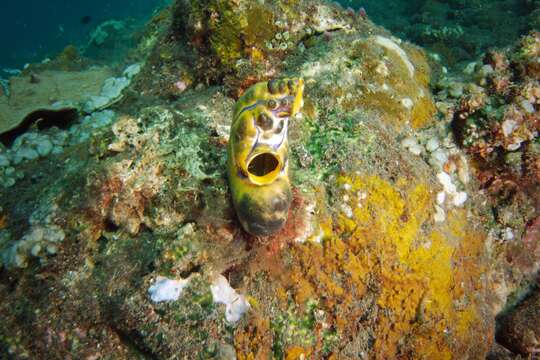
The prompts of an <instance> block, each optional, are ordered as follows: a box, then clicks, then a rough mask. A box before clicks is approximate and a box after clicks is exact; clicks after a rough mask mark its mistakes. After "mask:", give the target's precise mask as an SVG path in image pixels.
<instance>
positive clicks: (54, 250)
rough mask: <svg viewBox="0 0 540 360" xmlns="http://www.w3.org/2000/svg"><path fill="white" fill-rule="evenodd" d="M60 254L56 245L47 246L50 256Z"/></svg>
mask: <svg viewBox="0 0 540 360" xmlns="http://www.w3.org/2000/svg"><path fill="white" fill-rule="evenodd" d="M57 252H58V247H57V246H56V245H53V244H48V245H47V253H48V254H50V255H54V254H56V253H57Z"/></svg>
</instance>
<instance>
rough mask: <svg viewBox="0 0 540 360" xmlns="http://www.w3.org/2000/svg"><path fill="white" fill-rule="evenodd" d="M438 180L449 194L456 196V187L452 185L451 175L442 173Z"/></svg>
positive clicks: (439, 174)
mask: <svg viewBox="0 0 540 360" xmlns="http://www.w3.org/2000/svg"><path fill="white" fill-rule="evenodd" d="M437 179H438V180H439V182H440V183H441V185H442V186H443V188H444V191H445V192H446V193H447V194H454V193H455V192H456V185H454V184H453V183H452V178H451V177H450V175H448V174H447V173H445V172H444V171H441V172H440V173H438V174H437Z"/></svg>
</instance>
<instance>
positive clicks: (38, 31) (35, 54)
mask: <svg viewBox="0 0 540 360" xmlns="http://www.w3.org/2000/svg"><path fill="white" fill-rule="evenodd" d="M166 2H168V1H166V0H129V1H126V0H116V1H105V0H88V1H73V0H71V1H70V0H29V1H9V0H1V1H0V46H1V50H0V69H1V68H6V67H7V68H21V67H22V66H23V65H24V64H25V63H29V62H39V61H41V60H43V59H44V58H45V57H48V56H54V55H55V54H56V53H58V52H59V51H61V50H62V49H63V48H64V47H65V46H66V45H68V44H81V43H83V42H84V40H85V39H86V38H87V36H88V34H89V33H90V32H91V31H92V30H93V29H94V28H95V27H96V26H97V25H98V24H99V23H101V22H103V21H105V20H107V19H110V18H127V17H129V18H133V19H136V20H140V21H141V23H143V22H144V21H145V20H146V19H148V18H149V17H150V16H151V14H152V13H153V11H154V9H156V8H157V7H159V6H162V5H163V4H165V3H166ZM84 17H87V18H86V20H87V21H88V20H90V21H89V22H88V23H86V24H85V23H84V21H83V18H84Z"/></svg>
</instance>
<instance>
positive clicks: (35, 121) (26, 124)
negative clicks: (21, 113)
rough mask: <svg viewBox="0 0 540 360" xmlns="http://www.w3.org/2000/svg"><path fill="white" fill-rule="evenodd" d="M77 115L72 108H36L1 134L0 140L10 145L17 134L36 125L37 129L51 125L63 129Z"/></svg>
mask: <svg viewBox="0 0 540 360" xmlns="http://www.w3.org/2000/svg"><path fill="white" fill-rule="evenodd" d="M78 117H79V113H78V112H77V110H76V109H73V108H65V109H59V110H46V109H41V110H36V111H34V112H32V113H30V114H28V115H27V116H26V117H25V118H24V120H23V121H22V122H21V123H20V124H19V126H17V127H16V128H14V129H12V130H10V131H7V132H5V133H3V134H1V135H0V142H2V143H3V144H4V145H6V146H10V145H11V144H12V143H13V141H15V139H16V138H17V137H18V136H19V135H22V134H24V133H25V132H27V131H28V130H29V129H30V128H32V127H36V128H37V129H39V130H44V129H48V128H50V127H53V126H57V127H59V128H63V129H65V128H67V127H68V126H69V125H70V124H71V123H72V122H73V121H74V120H76V119H77V118H78Z"/></svg>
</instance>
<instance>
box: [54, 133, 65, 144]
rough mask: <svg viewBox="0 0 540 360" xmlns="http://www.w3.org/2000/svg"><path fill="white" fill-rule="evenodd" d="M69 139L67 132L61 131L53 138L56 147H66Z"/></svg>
mask: <svg viewBox="0 0 540 360" xmlns="http://www.w3.org/2000/svg"><path fill="white" fill-rule="evenodd" d="M67 138H68V134H67V133H66V132H65V131H60V132H58V133H57V134H55V135H54V136H53V137H52V142H53V144H54V145H64V144H65V143H66V140H67Z"/></svg>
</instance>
